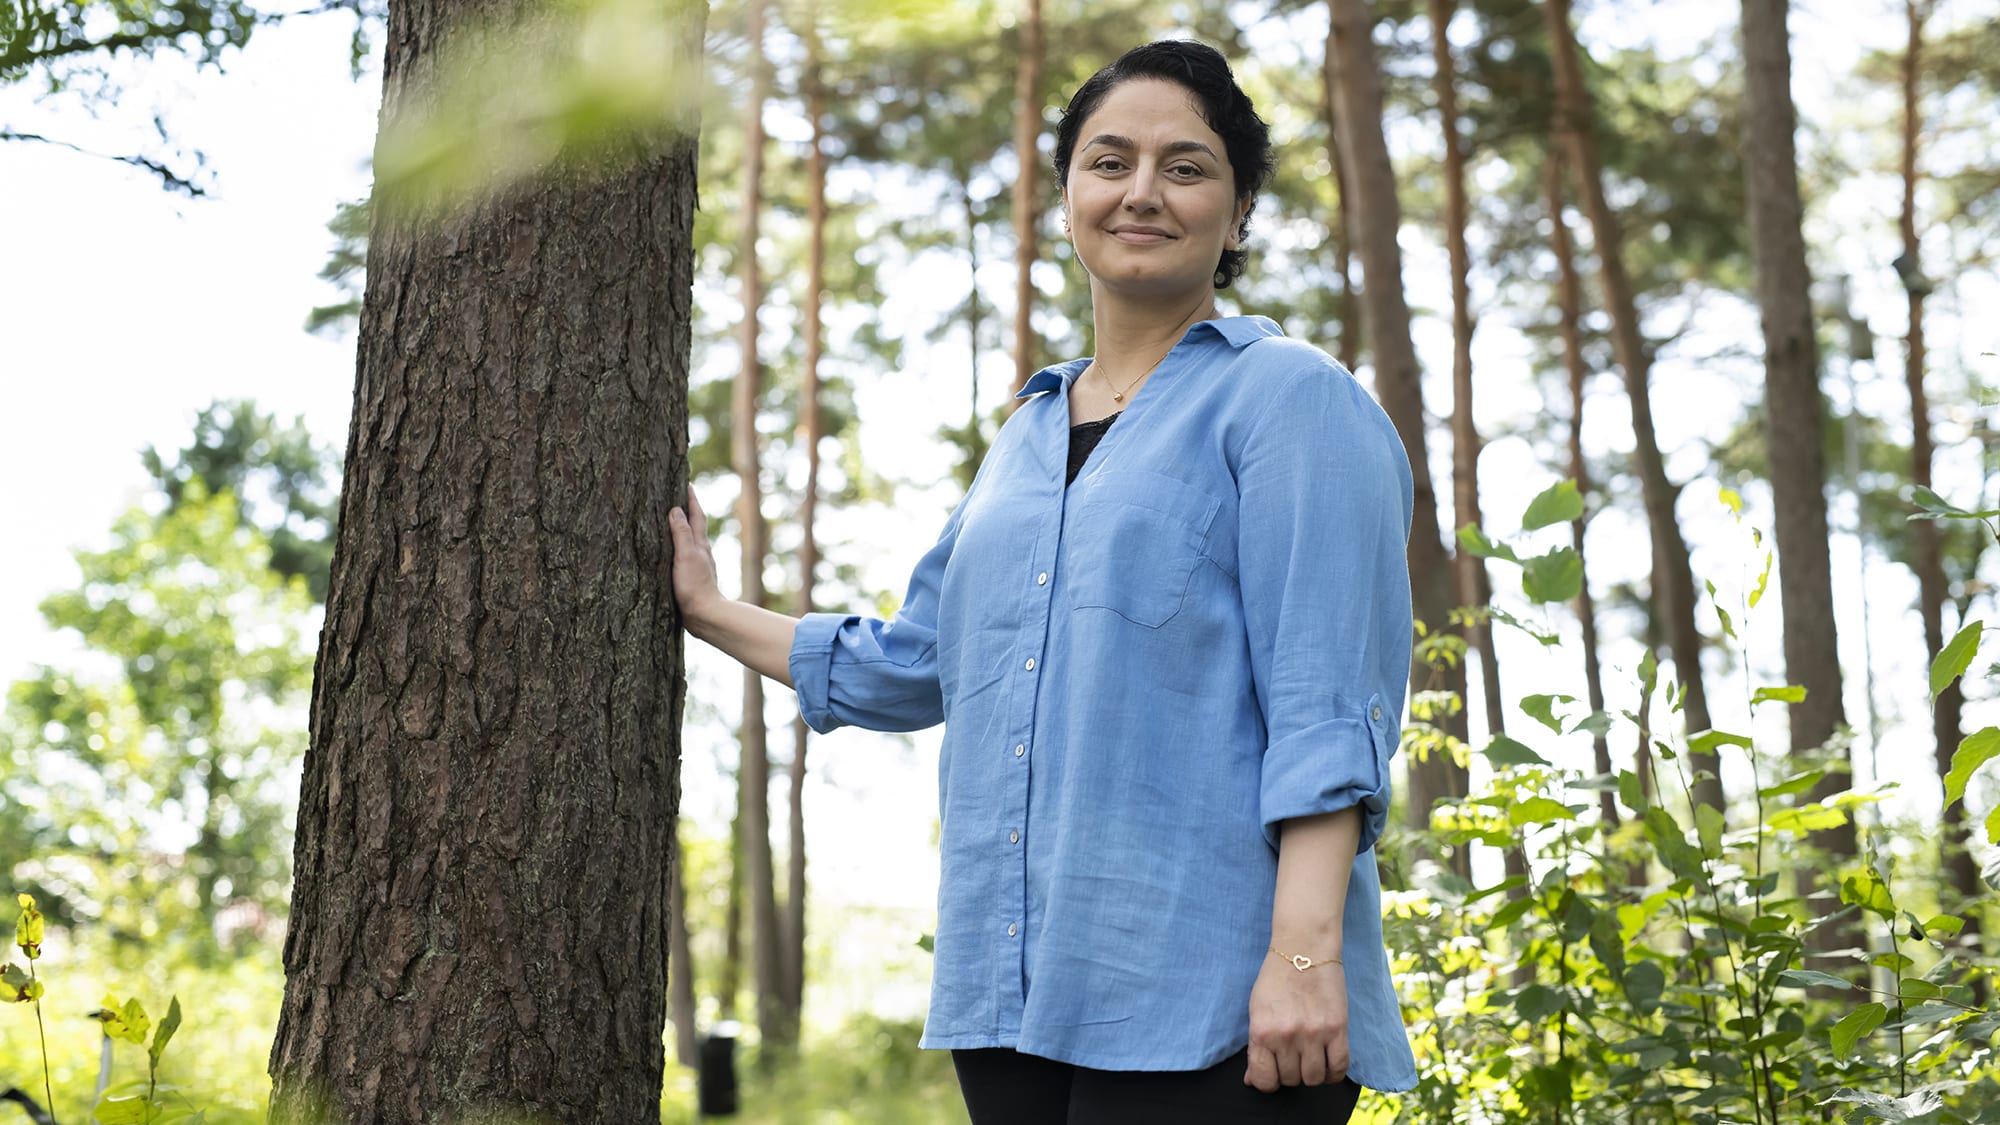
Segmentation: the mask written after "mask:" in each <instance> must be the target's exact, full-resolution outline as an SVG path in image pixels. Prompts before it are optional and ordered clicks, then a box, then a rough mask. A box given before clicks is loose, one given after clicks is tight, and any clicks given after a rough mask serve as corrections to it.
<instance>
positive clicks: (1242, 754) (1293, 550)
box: [790, 317, 1416, 1090]
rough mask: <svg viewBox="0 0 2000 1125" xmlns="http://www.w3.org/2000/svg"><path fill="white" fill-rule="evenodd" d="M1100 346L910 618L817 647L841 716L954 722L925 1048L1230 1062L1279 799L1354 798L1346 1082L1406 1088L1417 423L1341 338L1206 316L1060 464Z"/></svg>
mask: <svg viewBox="0 0 2000 1125" xmlns="http://www.w3.org/2000/svg"><path fill="white" fill-rule="evenodd" d="M1087 363H1088V361H1087V360H1072V361H1070V362H1067V363H1062V364H1057V365H1055V366H1053V367H1049V368H1045V369H1044V370H1042V371H1041V372H1039V373H1038V374H1036V375H1035V377H1034V378H1033V379H1031V380H1029V382H1028V384H1027V387H1026V389H1024V390H1023V391H1022V392H1021V397H1022V398H1023V400H1024V401H1023V402H1022V403H1021V405H1020V409H1019V410H1017V411H1016V412H1015V413H1014V415H1013V416H1012V417H1011V418H1009V419H1008V421H1007V423H1006V425H1004V426H1002V427H1001V429H1000V433H999V436H998V437H997V438H996V439H995V441H994V443H993V446H992V448H991V450H990V451H989V452H988V453H987V456H986V461H985V463H984V465H983V466H982V467H981V468H980V471H979V473H978V475H977V477H976V478H975V479H974V481H973V483H972V487H971V488H970V489H969V490H967V492H966V495H965V498H964V500H963V501H962V502H961V503H960V504H959V506H958V509H957V510H956V511H955V512H954V513H953V514H952V516H951V519H950V520H949V521H948V522H947V523H946V524H945V528H944V531H943V533H942V534H941V535H940V536H939V537H938V541H937V544H936V545H935V546H934V547H932V548H931V550H930V551H929V552H928V553H927V554H925V555H924V557H923V559H922V560H921V561H920V562H919V563H918V564H917V567H916V571H915V573H914V575H913V576H912V577H911V580H910V587H909V592H908V594H907V595H906V597H905V598H904V600H903V605H902V608H901V610H900V611H899V612H898V613H897V614H896V616H895V617H894V619H892V620H889V621H881V620H875V619H870V618H863V617H857V616H848V615H842V614H825V613H822V614H812V615H810V616H808V617H806V618H805V619H804V620H803V621H801V622H800V625H799V628H798V632H797V635H796V638H795V640H794V642H793V646H792V651H791V659H790V669H791V674H792V679H793V682H794V683H795V684H796V686H797V689H798V695H799V706H800V711H801V712H802V713H803V715H804V716H805V719H806V722H807V723H808V724H810V725H811V726H812V727H813V729H815V730H818V731H821V732H825V731H829V730H832V729H834V728H836V727H839V726H843V725H849V724H851V725H855V726H860V727H866V728H871V729H875V730H917V729H921V728H923V727H928V726H931V725H933V724H935V723H937V722H939V721H942V722H944V724H945V734H944V743H943V749H942V752H941V756H940V758H939V763H938V799H939V807H940V810H941V829H942V845H941V850H942V877H941V880H940V885H939V891H938V920H937V934H936V946H935V953H936V958H935V964H934V966H933V974H932V990H931V1006H930V1014H929V1018H928V1020H927V1021H926V1024H925V1028H924V1036H923V1045H924V1046H926V1047H938V1048H976V1047H1013V1048H1016V1049H1018V1050H1020V1051H1022V1052H1024V1053H1027V1054H1033V1055H1039V1056H1043V1057H1047V1058H1052V1059H1058V1060H1061V1061H1064V1062H1068V1063H1073V1064H1075V1065H1079V1066H1086V1067H1093V1068H1098V1069H1105V1070H1194V1069H1200V1068H1204V1067H1208V1066H1212V1065H1214V1064H1215V1063H1217V1062H1219V1061H1221V1060H1222V1059H1224V1058H1227V1057H1228V1056H1230V1055H1232V1054H1234V1053H1235V1052H1236V1051H1238V1050H1241V1049H1242V1048H1243V1047H1244V1046H1245V1045H1246V1044H1247V1043H1248V1042H1249V1033H1250V1022H1249V998H1250V990H1251V985H1252V984H1253V983H1254V982H1255V981H1256V979H1257V974H1258V971H1259V969H1260V967H1261V966H1262V964H1263V961H1264V958H1265V955H1266V948H1267V945H1268V943H1269V940H1270V926H1271V903H1272V897H1273V893H1274V889H1275V884H1276V878H1277V826H1278V823H1279V822H1280V821H1282V820H1285V819H1286V818H1288V817H1301V816H1309V815H1312V814H1316V813H1325V812H1333V811H1336V810H1339V809H1342V808H1346V807H1348V806H1350V805H1359V806H1360V807H1361V809H1362V813H1363V816H1362V822H1363V826H1362V833H1361V852H1360V854H1359V855H1358V856H1357V857H1356V858H1355V861H1354V870H1353V874H1352V876H1351V877H1350V879H1349V882H1348V890H1347V899H1346V904H1345V913H1344V927H1345V928H1344V935H1343V942H1344V944H1343V953H1342V956H1343V958H1344V961H1345V971H1346V974H1347V987H1348V1018H1349V1029H1348V1036H1349V1044H1350V1050H1351V1057H1352V1064H1351V1067H1350V1069H1349V1071H1348V1073H1349V1075H1350V1076H1351V1077H1352V1078H1353V1079H1354V1080H1355V1081H1357V1082H1359V1083H1361V1084H1362V1085H1365V1086H1369V1087H1372V1088H1375V1089H1378V1090H1406V1089H1409V1088H1410V1087H1411V1086H1413V1085H1415V1083H1416V1068H1415V1065H1414V1062H1413V1060H1412V1058H1411V1054H1410V1047H1409V1041H1408V1038H1407V1037H1406V1035H1405V1033H1404V1030H1403V1021H1402V1016H1401V1013H1400V1009H1399V1008H1398V1005H1397V1001H1396V995H1395V992H1394V989H1393V982H1392V980H1391V978H1390V971H1389V962H1388V956H1387V952H1386V950H1385V948H1384V946H1383V940H1382V919H1381V884H1380V881H1379V878H1378V876H1377V872H1376V865H1375V853H1374V851H1373V847H1374V843H1375V840H1376V838H1377V837H1378V835H1379V834H1380V832H1381V830H1382V826H1383V822H1384V820H1385V819H1386V817H1387V814H1388V807H1389V758H1390V755H1391V754H1392V753H1394V751H1395V749H1396V746H1397V742H1398V738H1399V729H1400V718H1401V715H1402V708H1403V696H1404V691H1405V689H1406V686H1407V681H1408V676H1409V662H1410V635H1411V616H1410V612H1411V611H1410V584H1409V572H1408V564H1407V562H1406V561H1405V558H1406V556H1405V553H1404V551H1405V543H1406V541H1407V539H1408V535H1409V527H1410V511H1411V478H1410V469H1409V462H1408V460H1407V459H1406V457H1405V455H1404V452H1403V446H1402V443H1401V442H1400V441H1399V440H1398V438H1397V435H1396V432H1395V430H1394V428H1393V427H1392V426H1391V425H1390V423H1389V420H1388V418H1387V416H1385V415H1384V414H1383V413H1382V410H1381V408H1380V407H1378V406H1377V405H1376V404H1375V402H1374V401H1373V400H1372V399H1371V398H1370V397H1369V396H1368V394H1367V392H1366V391H1365V390H1363V389H1362V387H1361V386H1360V385H1359V384H1358V383H1357V382H1356V381H1355V380H1354V377H1353V376H1352V375H1350V374H1349V373H1348V372H1347V371H1346V369H1344V368H1342V367H1341V366H1340V365H1339V364H1338V363H1337V362H1335V361H1334V360H1333V359H1332V358H1331V357H1329V356H1328V355H1326V353H1324V352H1322V351H1320V350H1319V349H1317V348H1315V347H1312V346H1310V345H1308V344H1304V343H1300V342H1297V341H1293V340H1289V339H1286V338H1285V337H1284V335H1283V334H1282V333H1281V332H1280V330H1279V328H1278V326H1277V325H1276V324H1274V323H1273V322H1271V321H1270V320H1267V319H1265V318H1263V317H1233V318H1227V319H1221V320H1210V321H1203V322H1200V323H1197V324H1195V325H1194V326H1193V327H1192V328H1190V329H1189V330H1188V331H1187V333H1186V335H1185V336H1184V337H1183V338H1182V339H1181V341H1180V342H1179V343H1178V344H1177V345H1175V347H1174V349H1173V350H1172V351H1171V352H1169V353H1168V354H1167V357H1166V358H1165V360H1163V361H1162V362H1161V363H1160V365H1159V366H1158V367H1157V368H1156V369H1155V370H1154V372H1153V375H1152V377H1151V379H1149V380H1148V381H1147V383H1146V385H1145V386H1144V387H1142V388H1141V389H1140V390H1139V392H1138V393H1137V394H1136V395H1134V396H1133V397H1132V399H1131V401H1130V403H1129V405H1127V407H1126V409H1125V414H1124V416H1123V417H1122V418H1120V419H1119V420H1118V424H1117V425H1115V426H1113V427H1111V429H1110V430H1109V432H1107V433H1106V434H1105V436H1104V439H1103V441H1102V442H1101V443H1100V444H1099V445H1098V447H1097V448H1096V450H1095V451H1093V452H1092V454H1091V456H1090V459H1089V460H1088V461H1087V462H1086V463H1085V464H1084V466H1083V469H1082V471H1081V472H1080V473H1079V474H1078V475H1077V478H1076V481H1075V483H1074V484H1073V485H1070V486H1069V487H1068V488H1065V487H1064V473H1065V469H1066V461H1067V457H1068V450H1069V428H1070V418H1069V391H1070V387H1071V385H1072V384H1073V383H1074V382H1075V380H1076V378H1077V376H1078V375H1079V374H1081V372H1082V371H1083V369H1084V368H1085V366H1087ZM1286 952H1287V953H1291V952H1304V953H1308V954H1310V953H1311V952H1312V951H1310V950H1298V951H1292V950H1287V951H1286Z"/></svg>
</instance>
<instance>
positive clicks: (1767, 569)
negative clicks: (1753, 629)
mask: <svg viewBox="0 0 2000 1125" xmlns="http://www.w3.org/2000/svg"><path fill="white" fill-rule="evenodd" d="M1772 557H1773V556H1772V554H1771V552H1769V551H1765V552H1764V571H1763V573H1761V574H1759V575H1758V576H1757V588H1756V589H1754V590H1752V591H1750V597H1749V605H1750V608H1751V609H1756V608H1757V603H1758V602H1761V601H1763V600H1764V591H1765V589H1767V588H1768V587H1769V586H1770V585H1771V559H1772Z"/></svg>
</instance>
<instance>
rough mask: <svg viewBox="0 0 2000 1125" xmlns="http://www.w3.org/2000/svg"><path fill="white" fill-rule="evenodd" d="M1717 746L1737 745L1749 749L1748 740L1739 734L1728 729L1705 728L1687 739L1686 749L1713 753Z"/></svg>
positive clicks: (1698, 752)
mask: <svg viewBox="0 0 2000 1125" xmlns="http://www.w3.org/2000/svg"><path fill="white" fill-rule="evenodd" d="M1718 746H1737V747H1741V748H1743V749H1745V750H1748V749H1750V740H1749V739H1748V738H1746V737H1744V736H1743V735H1740V734H1730V733H1729V732H1728V731H1720V730H1705V731H1702V732H1701V733H1700V734H1697V735H1695V736H1694V737H1693V738H1690V739H1688V749H1689V750H1692V751H1694V752H1695V753H1697V754H1713V753H1715V748H1716V747H1718Z"/></svg>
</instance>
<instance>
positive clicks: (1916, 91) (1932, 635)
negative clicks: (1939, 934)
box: [1898, 0, 1985, 942]
mask: <svg viewBox="0 0 2000 1125" xmlns="http://www.w3.org/2000/svg"><path fill="white" fill-rule="evenodd" d="M1929 8H1930V5H1929V4H1928V3H1925V2H1920V0H1904V11H1905V15H1906V16H1907V18H1908V22H1909V29H1910V39H1909V45H1908V47H1907V48H1906V49H1905V50H1904V52H1903V209H1902V215H1901V217H1900V220H1899V222H1898V226H1899V228H1900V231H1901V234H1902V236H1903V260H1904V262H1905V263H1906V264H1907V269H1908V273H1909V276H1910V277H1911V278H1914V279H1918V280H1917V282H1916V283H1915V284H1911V285H1908V286H1907V287H1906V288H1907V290H1908V296H1909V315H1910V327H1909V336H1908V339H1907V340H1906V342H1905V346H1904V349H1903V356H1904V359H1903V364H1904V366H1903V377H1904V379H1905V381H1906V382H1908V384H1909V388H1910V435H1911V436H1910V480H1911V482H1912V483H1914V484H1916V485H1917V486H1919V487H1921V488H1930V487H1932V484H1931V457H1932V452H1933V447H1932V442H1931V418H1930V399H1929V396H1928V395H1927V394H1926V393H1925V390H1924V366H1925V355H1924V296H1925V294H1926V293H1927V292H1928V287H1927V286H1926V285H1925V284H1924V283H1923V282H1922V281H1921V278H1922V277H1923V268H1922V267H1923V250H1922V244H1921V243H1920V242H1919V241H1918V238H1917V177H1918V172H1917V146H1918V144H1919V143H1920V142H1921V138H1922V130H1923V116H1922V104H1921V88H1920V86H1919V78H1920V76H1921V75H1922V73H1923V71H1922V60H1923V45H1924V21H1925V18H1926V16H1927V14H1928V12H1929ZM1939 540H1940V536H1939V529H1938V525H1937V524H1936V523H1934V522H1932V521H1930V520H1913V521H1911V523H1910V543H1911V548H1912V551H1911V553H1912V555H1913V556H1914V558H1913V561H1914V563H1915V565H1916V570H1917V599H1918V604H1919V606H1920V607H1921V609H1922V612H1923V619H1924V651H1925V652H1926V654H1927V655H1928V659H1927V660H1926V661H1925V665H1926V666H1927V667H1928V666H1929V663H1930V662H1931V661H1934V660H1936V659H1937V657H1938V653H1939V652H1940V651H1942V650H1943V648H1944V640H1945V637H1944V603H1945V599H1946V597H1947V595H1948V591H1947V589H1946V586H1945V576H1944V555H1943V550H1942V544H1941V543H1940V541H1939ZM1964 707H1965V693H1964V692H1963V691H1961V690H1960V688H1959V683H1958V681H1956V680H1954V681H1952V684H1951V686H1950V687H1948V688H1946V689H1944V691H1942V692H1940V693H1939V694H1938V697H1937V701H1936V703H1935V704H1933V705H1932V708H1931V737H1932V738H1933V739H1934V741H1935V744H1936V746H1937V771H1938V778H1939V780H1940V782H1942V780H1943V778H1944V776H1945V774H1947V773H1949V772H1951V756H1952V754H1954V753H1956V752H1957V750H1958V743H1959V737H1960V735H1959V727H1960V724H1961V722H1962V720H1963V714H1962V712H1963V710H1964ZM1971 838H1972V823H1971V819H1970V814H1969V813H1968V812H1967V811H1966V807H1965V802H1963V801H1960V802H1959V803H1958V804H1957V805H1955V806H1953V808H1952V810H1951V813H1950V816H1949V818H1948V822H1947V824H1946V826H1945V831H1944V832H1943V833H1942V838H1941V839H1940V840H1939V841H1938V846H1939V848H1940V849H1941V850H1942V853H1943V854H1942V856H1941V858H1942V861H1943V865H1944V869H1945V874H1946V878H1947V880H1948V881H1949V883H1950V884H1951V888H1952V890H1953V891H1955V892H1957V894H1958V896H1959V899H1960V901H1961V902H1964V903H1968V904H1969V903H1973V902H1977V901H1979V900H1981V899H1982V898H1983V897H1984V896H1985V889H1984V886H1983V885H1982V883H1981V882H1980V878H1979V865H1978V863H1977V862H1976V861H1975V860H1974V858H1973V855H1972V849H1971V847H1970V846H1969V845H1970V841H1971ZM1964 917H1965V931H1964V932H1965V936H1966V937H1968V938H1971V939H1973V940H1974V941H1975V942H1976V940H1977V939H1976V935H1977V933H1978V926H1979V912H1978V911H1976V910H1967V911H1965V912H1964Z"/></svg>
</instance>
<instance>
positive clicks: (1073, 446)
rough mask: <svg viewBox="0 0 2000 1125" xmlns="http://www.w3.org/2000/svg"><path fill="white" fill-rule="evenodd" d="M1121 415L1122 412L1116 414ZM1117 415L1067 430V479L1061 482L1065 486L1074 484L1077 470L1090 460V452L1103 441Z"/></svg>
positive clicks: (1108, 415)
mask: <svg viewBox="0 0 2000 1125" xmlns="http://www.w3.org/2000/svg"><path fill="white" fill-rule="evenodd" d="M1123 413H1125V412H1124V411H1123V410H1120V411H1119V412H1118V414H1123ZM1118 414H1107V415H1105V416H1104V417H1102V418H1099V419H1098V420H1097V421H1095V422H1080V423H1078V424H1076V425H1074V426H1071V427H1070V428H1069V477H1068V478H1067V479H1066V480H1064V481H1063V484H1064V485H1065V486H1068V485H1071V484H1075V483H1076V474H1077V470H1079V469H1081V468H1083V463H1084V462H1085V461H1088V460H1090V451H1091V450H1093V449H1096V448H1097V443H1098V442H1100V441H1103V440H1104V433H1105V431H1106V430H1109V429H1110V428H1111V423H1113V422H1116V421H1117V420H1118Z"/></svg>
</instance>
